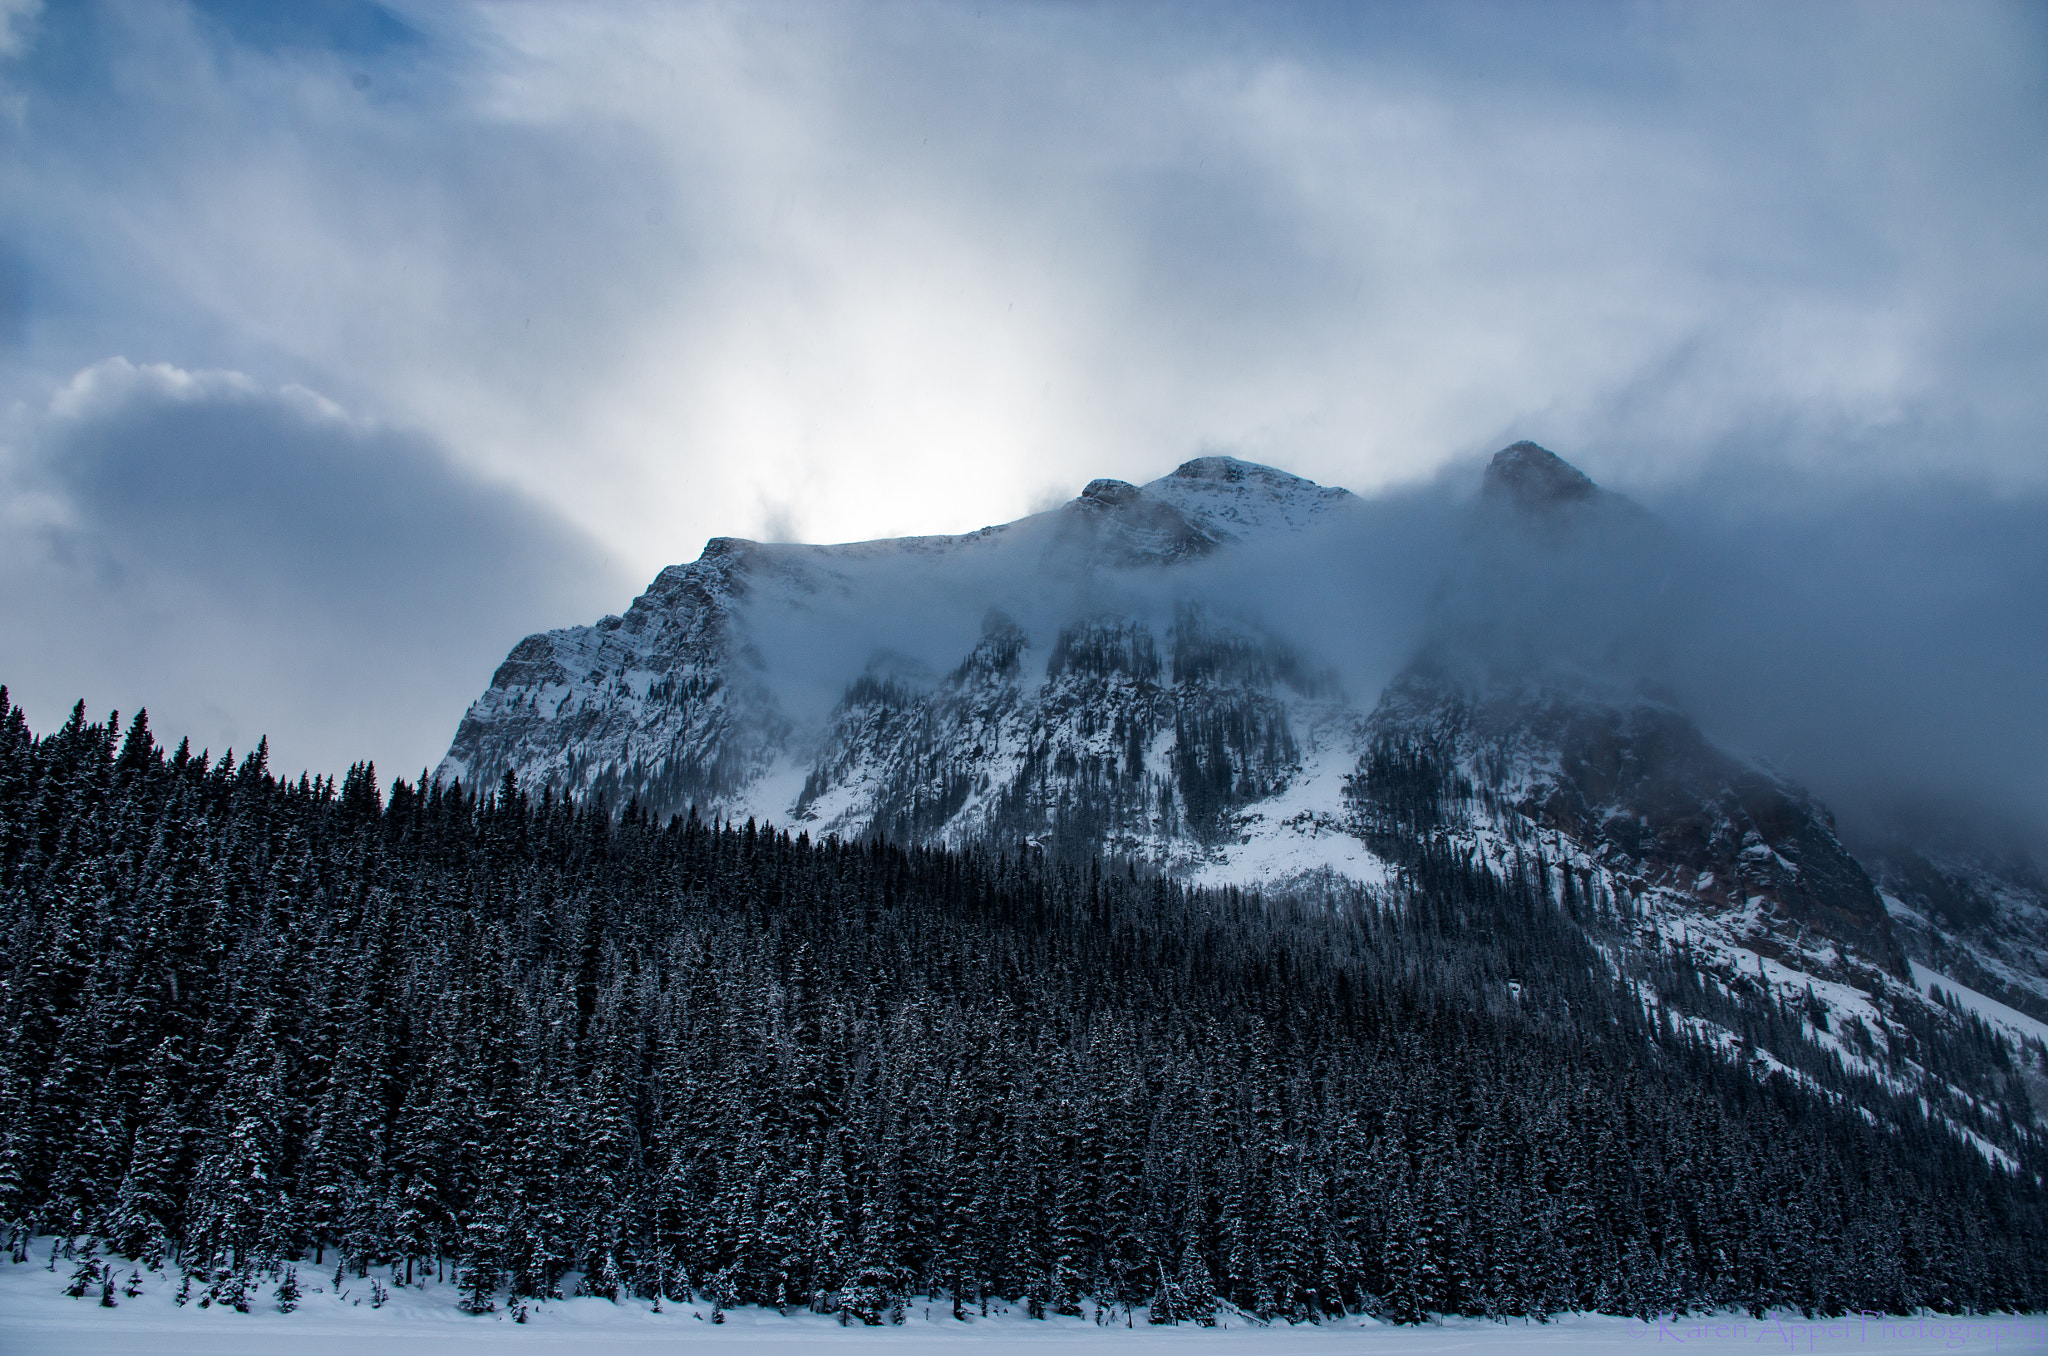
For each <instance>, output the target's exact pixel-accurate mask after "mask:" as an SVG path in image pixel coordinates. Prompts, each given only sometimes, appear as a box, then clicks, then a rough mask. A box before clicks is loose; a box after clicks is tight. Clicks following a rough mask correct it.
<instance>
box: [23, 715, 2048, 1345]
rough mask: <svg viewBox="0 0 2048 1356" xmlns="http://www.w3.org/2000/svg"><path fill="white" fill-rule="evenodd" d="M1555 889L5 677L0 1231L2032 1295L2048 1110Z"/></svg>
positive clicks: (1837, 1304) (406, 1279) (403, 1269)
mask: <svg viewBox="0 0 2048 1356" xmlns="http://www.w3.org/2000/svg"><path fill="white" fill-rule="evenodd" d="M1389 757H1392V755H1389ZM1390 765H1391V764H1390ZM1412 817H1413V816H1410V818H1412ZM1553 876H1554V873H1553V872H1552V871H1551V870H1550V869H1549V866H1548V864H1547V863H1545V862H1543V861H1542V860H1541V858H1540V855H1532V856H1531V858H1530V859H1529V860H1528V861H1527V862H1525V863H1523V864H1521V865H1519V866H1518V867H1517V868H1516V869H1515V870H1513V871H1512V872H1509V873H1506V874H1505V875H1502V874H1498V873H1494V872H1489V871H1486V870H1483V869H1480V868H1478V867H1476V866H1475V865H1474V864H1473V863H1472V862H1471V861H1469V860H1468V859H1466V858H1463V857H1461V856H1459V855H1458V854H1457V853H1456V852H1454V851H1452V850H1449V849H1448V848H1445V847H1444V846H1442V845H1441V843H1440V842H1437V841H1435V840H1432V839H1431V838H1430V837H1429V836H1428V834H1427V832H1426V831H1425V832H1423V833H1421V834H1420V835H1419V836H1417V837H1415V838H1414V840H1413V843H1412V846H1411V849H1410V850H1409V851H1408V852H1407V853H1406V854H1405V856H1404V858H1403V870H1402V875H1401V878H1400V881H1399V883H1398V884H1397V885H1396V886H1393V887H1390V888H1388V889H1385V890H1378V891H1370V892H1368V891H1362V890H1357V889H1341V888H1338V887H1337V886H1335V885H1332V886H1330V887H1329V888H1327V889H1323V890H1318V891H1304V892H1298V893H1295V894H1290V895H1286V896H1275V895H1265V896H1261V895H1258V894H1253V893H1246V892H1236V891H1221V892H1212V891H1200V890H1194V889H1190V888H1188V887H1186V886H1184V885H1182V884H1179V883H1176V882H1174V881H1171V880H1166V879H1160V878H1156V877H1148V876H1146V875H1145V874H1143V873H1142V872H1140V871H1138V870H1136V869H1134V868H1133V867H1132V866H1130V865H1128V864H1122V863H1109V862H1102V861H1089V860H1073V859H1061V858H1058V857H1049V856H1047V855H1045V854H1042V853H1039V852H1036V851H1034V850H1032V849H1030V848H1029V847H1008V848H997V847H990V848H988V849H975V850H970V851H965V852H948V851H939V850H923V849H918V850H909V849H905V848H902V847H899V846H896V845H893V844H891V843H889V842H886V841H881V840H879V839H878V840H876V841H868V842H842V841H838V840H829V839H828V840H825V841H818V842H814V841H811V840H809V839H808V838H806V837H805V836H803V835H800V834H799V835H797V836H794V837H792V836H790V835H788V834H785V833H781V832H768V831H764V830H760V829H757V827H756V826H755V825H754V824H752V823H751V822H749V823H746V824H729V823H720V822H710V821H706V820H704V819H702V818H700V817H699V816H698V815H697V814H695V813H694V812H690V813H685V814H682V815H678V816H675V817H672V818H669V819H667V820H666V822H657V821H656V820H655V819H654V818H653V817H651V816H649V815H647V814H646V813H644V812H643V811H642V810H641V808H640V807H639V806H638V805H637V804H629V805H625V806H608V805H606V804H604V803H603V802H601V801H593V802H590V803H580V804H579V803H569V802H565V801H563V800H561V799H558V798H555V797H553V796H550V795H546V794H543V795H541V796H539V797H536V798H529V797H527V796H526V795H524V794H523V793H522V792H521V790H520V788H519V786H518V785H517V783H516V782H515V781H514V780H513V779H512V778H511V777H510V776H507V777H506V778H505V779H504V781H503V782H502V783H500V784H498V785H496V786H493V787H487V788H471V787H464V786H461V785H459V784H451V785H446V786H443V785H437V784H434V783H432V782H431V781H429V780H428V779H427V778H425V777H422V778H421V779H420V781H419V782H415V783H408V782H406V781H404V780H394V781H392V782H390V784H389V785H388V787H383V786H380V785H379V782H378V779H377V777H376V775H375V772H374V770H373V769H372V768H370V767H369V766H368V765H359V766H358V767H356V768H354V769H352V770H351V771H350V772H349V774H348V775H347V776H346V777H344V778H342V779H340V780H339V782H336V781H334V780H330V779H325V778H307V777H305V776H300V777H298V778H297V779H296V780H293V779H290V778H288V777H281V776H278V775H276V774H274V773H273V772H272V771H271V770H270V768H269V767H268V766H267V760H266V754H265V750H264V749H263V748H261V747H259V748H258V749H257V750H256V751H255V752H254V753H251V754H249V755H247V756H245V757H242V758H240V759H239V760H237V759H236V758H235V757H233V756H232V755H229V756H224V757H221V758H219V759H218V760H209V758H208V757H207V756H206V755H205V754H199V755H196V756H195V755H194V754H192V752H191V751H190V749H189V748H188V747H187V746H186V745H184V744H180V745H179V746H178V748H177V750H176V751H175V752H169V753H167V752H166V750H165V749H164V748H163V747H161V746H160V745H159V744H158V743H157V742H156V740H155V738H154V736H153V734H152V732H151V730H150V728H149V724H148V721H147V718H146V717H145V716H137V717H135V718H134V719H133V720H131V721H129V722H128V723H127V724H126V725H125V726H124V725H123V724H122V723H121V722H120V721H119V720H118V718H117V717H110V718H109V719H108V720H107V721H106V722H104V723H99V722H94V721H92V720H90V719H89V718H88V717H87V715H86V712H85V709H84V707H83V705H82V704H81V705H80V706H79V707H78V708H77V709H76V710H75V711H74V712H73V714H72V716H71V719H70V720H69V722H68V723H67V724H65V725H64V726H63V727H62V728H61V729H58V730H56V731H55V732H53V733H48V734H45V735H42V736H36V735H34V734H33V733H32V732H31V731H30V730H29V728H28V726H27V722H26V720H25V718H24V716H23V714H22V712H21V711H20V710H19V709H18V708H14V707H11V706H9V705H8V701H7V698H6V695H5V690H4V689H0V928H4V933H5V944H4V949H0V1010H4V1021H0V1239H4V1242H5V1243H6V1245H7V1246H8V1247H9V1249H10V1250H11V1252H12V1255H13V1258H14V1260H15V1261H16V1262H23V1261H27V1260H30V1251H29V1250H30V1247H31V1241H32V1240H34V1241H35V1246H36V1247H38V1248H61V1249H62V1250H63V1251H64V1254H65V1256H78V1257H85V1258H88V1259H89V1258H92V1257H94V1256H101V1257H110V1256H113V1255H119V1256H120V1257H123V1258H128V1259H135V1261H136V1263H137V1264H138V1265H145V1266H160V1267H164V1268H167V1269H169V1270H170V1271H171V1273H172V1274H173V1275H174V1276H175V1275H177V1274H178V1273H180V1272H182V1274H183V1277H184V1280H183V1284H184V1286H185V1287H186V1289H187V1291H188V1292H189V1293H190V1294H191V1295H193V1296H194V1297H195V1298H204V1299H211V1300H213V1301H215V1302H222V1303H235V1302H237V1301H238V1299H239V1297H241V1296H245V1295H246V1294H248V1293H249V1292H250V1291H251V1290H253V1288H254V1287H256V1286H257V1285H264V1284H268V1283H269V1278H282V1277H285V1276H287V1275H293V1276H295V1275H296V1274H297V1273H299V1272H304V1271H312V1270H318V1271H321V1272H324V1273H332V1274H334V1275H336V1276H339V1277H343V1278H346V1277H357V1278H370V1279H369V1280H364V1281H363V1282H362V1283H363V1284H365V1285H368V1284H369V1283H370V1280H374V1281H375V1283H376V1284H377V1285H378V1286H380V1287H381V1286H385V1285H389V1286H394V1287H395V1286H401V1285H407V1284H416V1283H418V1282H419V1281H420V1280H421V1279H422V1278H424V1277H427V1276H433V1277H437V1278H444V1279H452V1280H455V1281H456V1282H458V1284H459V1286H460V1293H461V1295H462V1300H461V1302H462V1303H463V1305H464V1306H465V1307H467V1308H470V1309H471V1310H473V1311H476V1312H485V1311H489V1310H491V1309H494V1308H495V1309H498V1310H499V1311H501V1312H502V1311H504V1310H506V1309H508V1308H513V1307H515V1306H520V1305H522V1304H524V1303H528V1302H532V1301H535V1300H539V1299H544V1298H548V1297H552V1296H558V1295H562V1294H565V1293H582V1294H594V1295H600V1296H607V1297H611V1298H614V1299H620V1300H624V1299H626V1298H628V1297H638V1298H639V1299H641V1300H643V1301H645V1300H658V1301H664V1302H679V1301H684V1300H689V1301H692V1302H697V1303H706V1304H711V1305H714V1306H719V1307H730V1306H734V1305H740V1304H761V1305H775V1306H780V1307H784V1308H791V1307H809V1308H813V1309H818V1310H823V1311H827V1312H837V1313H840V1314H842V1315H843V1316H844V1317H845V1319H846V1321H851V1322H864V1323H885V1322H887V1321H889V1318H890V1316H891V1314H892V1313H899V1312H900V1306H902V1305H903V1304H905V1303H907V1302H909V1301H910V1299H911V1298H912V1297H928V1298H923V1299H920V1302H921V1303H930V1304H933V1305H939V1304H944V1305H949V1306H951V1312H953V1313H955V1314H966V1313H969V1312H975V1313H979V1312H985V1311H986V1309H987V1306H989V1305H990V1304H992V1303H1002V1304H1005V1305H1017V1306H1020V1307H1024V1308H1027V1309H1028V1311H1029V1312H1030V1313H1032V1314H1034V1315H1042V1314H1055V1313H1059V1314H1076V1313H1081V1314H1094V1315H1096V1316H1098V1317H1100V1316H1102V1315H1104V1314H1113V1315H1115V1316H1116V1321H1118V1322H1119V1323H1121V1322H1124V1321H1129V1319H1130V1316H1131V1315H1133V1314H1135V1315H1136V1321H1138V1322H1143V1321H1145V1320H1146V1319H1147V1318H1149V1319H1150V1320H1152V1321H1155V1322H1194V1323H1206V1322H1212V1321H1214V1320H1215V1317H1216V1315H1217V1314H1218V1312H1219V1309H1220V1307H1221V1306H1223V1305H1226V1304H1227V1305H1231V1306H1235V1307H1236V1309H1238V1310H1240V1311H1243V1312H1245V1313H1248V1314H1250V1315H1254V1316H1256V1317H1259V1318H1262V1319H1266V1320H1271V1321H1283V1320H1284V1321H1295V1322H1298V1321H1316V1320H1320V1319H1324V1318H1327V1317H1329V1316H1333V1315H1338V1314H1359V1313H1363V1314H1372V1315H1377V1316H1380V1317H1382V1318H1386V1319H1389V1320H1393V1321H1397V1322H1417V1321H1423V1320H1425V1319H1427V1318H1428V1317H1429V1316H1430V1315H1433V1314H1464V1315H1485V1316H1493V1317H1498V1318H1507V1317H1511V1316H1529V1317H1542V1316H1546V1315H1549V1314H1553V1313H1557V1312H1560V1311H1567V1310H1599V1311H1604V1312H1608V1313H1617V1314H1631V1315H1638V1316H1644V1317H1648V1316H1651V1315H1654V1314H1658V1313H1665V1314H1669V1313H1679V1312H1685V1311H1692V1310H1703V1309H1710V1308H1729V1307H1741V1308H1746V1309H1749V1310H1752V1311H1755V1312H1762V1311H1764V1310H1766V1309H1790V1310H1795V1311H1798V1312H1802V1313H1806V1314H1839V1313H1843V1312H1845V1311H1850V1310H1882V1311H1889V1312H1893V1313H1901V1312H1907V1311H1911V1310H1914V1309H1917V1308H1921V1307H1931V1308H1933V1309H1936V1310H1940V1311H1944V1312H1964V1311H1978V1312H1983V1311H1994V1310H2007V1309H2041V1308H2044V1307H2048V1200H2044V1194H2043V1186H2042V1182H2043V1176H2042V1174H2043V1172H2044V1170H2048V1152H2044V1148H2048V1146H2044V1144H2043V1142H2042V1141H2041V1139H2040V1138H2039V1136H2038V1134H2037V1132H2036V1130H2035V1128H2034V1126H2033V1124H2032V1123H2031V1121H2029V1122H2028V1123H2027V1124H2024V1125H2022V1124H2019V1123H2016V1122H2015V1121H2014V1120H2012V1119H2004V1120H1996V1119H1995V1118H1993V1119H1986V1120H1984V1121H1983V1122H1982V1123H1981V1124H1973V1123H1969V1122H1968V1120H1967V1116H1968V1115H1969V1114H1972V1113H1969V1112H1968V1110H1967V1108H1960V1109H1948V1110H1944V1109H1936V1114H1930V1110H1929V1109H1930V1108H1931V1107H1933V1106H1934V1104H1933V1103H1932V1102H1927V1101H1923V1100H1922V1099H1921V1098H1920V1097H1918V1096H1913V1095H1906V1094H1903V1093H1901V1092H1899V1091H1898V1089H1897V1087H1896V1086H1895V1083H1893V1082H1881V1081H1878V1080H1875V1079H1873V1078H1871V1077H1869V1076H1867V1075H1864V1074H1858V1073H1856V1072H1854V1071H1851V1070H1847V1069H1845V1068H1844V1067H1843V1064H1842V1062H1841V1061H1840V1060H1839V1059H1838V1058H1836V1057H1835V1056H1833V1055H1831V1054H1830V1053H1829V1052H1828V1051H1827V1050H1825V1049H1823V1048H1822V1047H1821V1046H1819V1045H1817V1044H1815V1043H1813V1042H1812V1041H1811V1040H1810V1039H1809V1037H1808V1034H1807V1027H1806V1019H1805V1018H1804V1016H1803V1015H1802V1014H1801V1013H1800V1012H1799V1011H1797V1010H1796V1008H1793V1007H1787V1006H1785V1005H1782V1004H1780V1003H1778V1002H1776V1001H1774V1000H1772V999H1770V998H1769V997H1767V996H1764V995H1763V994H1761V993H1760V992H1756V993H1751V992H1746V991H1744V990H1741V989H1730V988H1729V987H1728V986H1726V985H1724V984H1721V983H1718V982H1716V981H1715V980H1714V979H1713V977H1711V976H1705V975H1702V974H1701V973H1699V972H1698V971H1696V970H1695V969H1694V968H1693V966H1692V964H1691V961H1690V960H1689V958H1688V956H1687V955H1686V953H1685V952H1684V950H1683V949H1682V948H1666V949H1664V950H1663V951H1662V952H1661V953H1660V954H1659V956H1658V959H1657V962H1656V963H1655V964H1654V965H1649V966H1644V967H1639V969H1640V973H1637V972H1631V971H1630V970H1629V969H1627V968H1626V967H1622V968H1617V967H1616V966H1614V965H1612V964H1610V963H1609V960H1608V957H1607V953H1605V952H1603V951H1602V950H1601V946H1600V939H1601V937H1602V935H1603V929H1606V928H1610V927H1618V926H1621V920H1618V919H1615V918H1613V917H1612V916H1611V915H1610V914H1609V913H1608V912H1605V910H1607V909H1610V908H1611V907H1612V905H1611V902H1606V901H1600V900H1593V899H1589V898H1587V897H1585V896H1584V894H1583V893H1575V892H1574V891H1573V890H1572V887H1571V884H1570V876H1569V874H1568V873H1565V874H1564V875H1563V877H1562V888H1559V887H1558V886H1557V885H1554V884H1553ZM1708 1022H1711V1023H1713V1024H1714V1028H1715V1029H1717V1030H1723V1031H1727V1032H1730V1033H1734V1035H1735V1036H1736V1037H1737V1038H1738V1039H1735V1040H1730V1041H1720V1042H1716V1041H1713V1040H1709V1039H1708V1038H1707V1037H1706V1036H1704V1035H1703V1034H1702V1032H1703V1031H1705V1030H1706V1029H1707V1025H1706V1024H1707V1023H1708ZM1907 1053H1908V1052H1901V1053H1899V1054H1898V1055H1897V1056H1896V1057H1897V1058H1898V1059H1900V1060H1904V1059H1905V1058H1906V1054H1907ZM1909 1053H1910V1057H1911V1059H1912V1060H1913V1061H1914V1062H1915V1063H1916V1066H1917V1067H1918V1068H1919V1069H1922V1070H1925V1071H1929V1072H1930V1073H1936V1074H1939V1075H1941V1077H1942V1078H1943V1079H1945V1080H1947V1081H1948V1082H1949V1083H1950V1084H1952V1085H1955V1086H1968V1085H1969V1080H1970V1079H1972V1078H1975V1077H1981V1076H1986V1075H1985V1074H1984V1072H1983V1071H1985V1070H1990V1069H1993V1068H1994V1066H1998V1065H2000V1064H2007V1065H2009V1064H2010V1063H2011V1062H2012V1061H2014V1060H2019V1061H2027V1060H2033V1061H2039V1060H2040V1058H2041V1057H2042V1054H2043V1052H2041V1051H2039V1050H2035V1049H2031V1048H2030V1049H2028V1050H2026V1051H2020V1052H2013V1051H2010V1050H2009V1048H2008V1047H2006V1046H2005V1045H2004V1044H2002V1043H2001V1042H1999V1041H1998V1040H1996V1039H1995V1038H1993V1037H1991V1036H1990V1035H1989V1034H1988V1032H1982V1033H1975V1034H1973V1032H1972V1030H1971V1029H1969V1028H1965V1027H1961V1026H1958V1027H1956V1028H1954V1030H1953V1031H1950V1030H1948V1029H1947V1028H1942V1029H1936V1028H1934V1027H1929V1028H1928V1029H1927V1030H1926V1031H1925V1032H1924V1033H1923V1034H1922V1038H1921V1039H1919V1040H1918V1041H1916V1042H1915V1043H1914V1048H1913V1049H1912V1050H1911V1051H1910V1052H1909ZM1899 1067H1900V1068H1901V1069H1904V1068H1905V1067H1906V1066H1905V1065H1904V1064H1903V1063H1901V1064H1900V1065H1899ZM1959 1118H1961V1119H1959ZM33 1260H34V1261H35V1262H36V1263H38V1264H40V1263H42V1262H43V1261H44V1258H43V1257H42V1256H41V1255H40V1254H38V1255H36V1256H35V1257H34V1258H33ZM51 1261H52V1262H53V1263H55V1262H57V1261H58V1259H57V1258H56V1257H55V1256H54V1255H53V1256H52V1258H51ZM124 1265H125V1264H124ZM62 1279H63V1275H62V1274H60V1275H59V1276H58V1277H53V1278H52V1284H53V1285H57V1284H61V1283H62Z"/></svg>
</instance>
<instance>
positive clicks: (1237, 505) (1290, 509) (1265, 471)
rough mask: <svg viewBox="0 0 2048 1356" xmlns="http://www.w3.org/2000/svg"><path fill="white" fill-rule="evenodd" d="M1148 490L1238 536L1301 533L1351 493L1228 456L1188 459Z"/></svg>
mask: <svg viewBox="0 0 2048 1356" xmlns="http://www.w3.org/2000/svg"><path fill="white" fill-rule="evenodd" d="M1144 488H1145V493H1146V494H1148V495H1150V496H1152V497H1153V498H1154V499H1159V500H1163V501H1165V502H1166V503H1169V504H1171V505H1173V506H1174V507H1175V508H1176V509H1179V510H1180V511H1181V512H1182V513H1185V514H1187V515H1189V516H1190V517H1193V518H1200V519H1202V520H1205V521H1207V522H1209V523H1211V524H1213V525H1214V526H1215V527H1216V528H1218V529H1219V530H1221V531H1223V532H1226V533H1229V534H1230V535H1232V536H1236V537H1242V536H1244V535H1245V534H1246V533H1248V532H1249V533H1258V532H1264V531H1272V530H1297V531H1298V530H1300V529H1301V528H1304V527H1307V526H1308V525H1309V524H1311V523H1313V522H1315V521H1316V520H1317V519H1319V518H1321V517H1322V516H1323V515H1324V514H1325V513H1328V512H1329V511H1330V510H1331V509H1332V508H1334V507H1335V506H1337V505H1338V504H1340V503H1344V502H1345V501H1347V500H1349V499H1351V497H1352V496H1351V492H1350V491H1349V490H1340V489H1336V488H1334V487H1332V486H1328V485H1318V484H1316V483H1315V482H1314V481H1313V480H1307V479H1304V478H1302V477H1301V476H1297V475H1291V474H1289V473H1288V472H1286V471H1281V470H1277V469H1275V468H1274V467H1271V466H1261V465H1259V463H1257V462H1255V461H1240V460H1239V459H1238V458H1236V457H1224V456H1210V457H1196V458H1194V459H1193V460H1190V461H1184V462H1182V463H1181V464H1180V465H1179V466H1178V467H1177V468H1175V469H1174V470H1173V471H1171V472H1170V473H1168V474H1166V475H1163V476H1161V477H1160V478H1159V479H1157V480H1155V481H1153V482H1152V483H1151V484H1149V485H1147V486H1145V487H1144Z"/></svg>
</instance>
